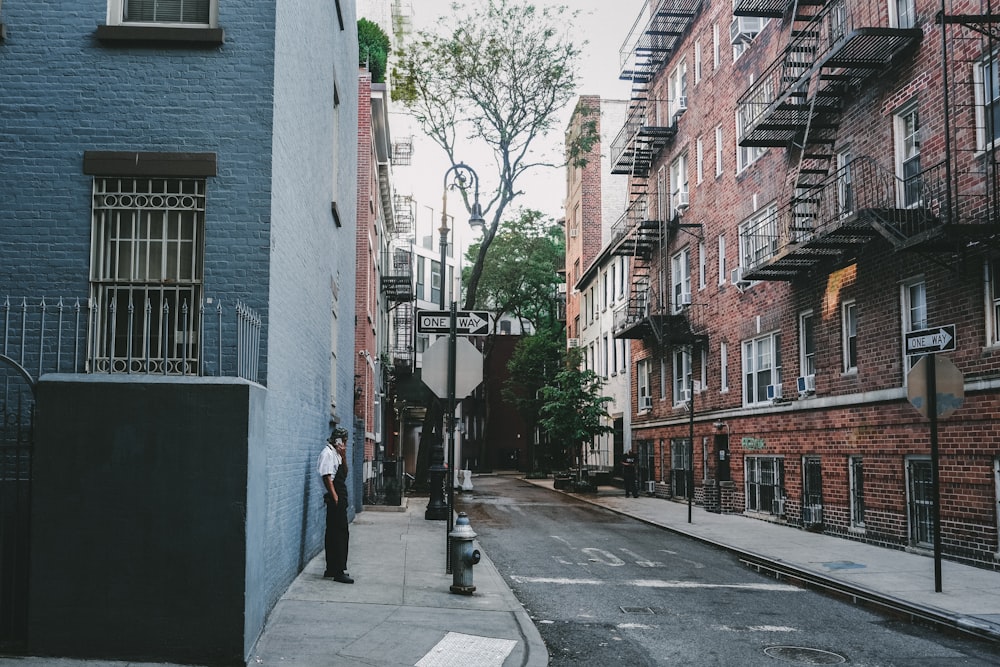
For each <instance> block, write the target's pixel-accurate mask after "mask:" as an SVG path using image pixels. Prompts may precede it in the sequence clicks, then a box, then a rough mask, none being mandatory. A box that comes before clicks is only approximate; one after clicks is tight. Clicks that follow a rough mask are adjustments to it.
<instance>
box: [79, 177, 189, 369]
mask: <svg viewBox="0 0 1000 667" xmlns="http://www.w3.org/2000/svg"><path fill="white" fill-rule="evenodd" d="M205 184H206V182H205V179H203V178H145V177H141V178H131V177H122V178H117V177H95V178H94V191H93V232H92V236H91V238H92V247H91V264H90V266H91V268H90V295H91V298H92V299H93V300H94V302H95V303H96V313H97V314H96V320H95V322H94V323H93V326H94V329H93V331H92V336H93V337H94V340H95V346H96V347H95V348H94V350H95V352H96V355H95V356H96V357H97V359H96V367H95V368H94V370H95V371H98V372H145V373H168V374H188V373H194V374H197V373H198V359H199V356H200V349H199V348H200V341H199V339H198V332H199V331H200V328H201V312H200V310H201V304H202V278H203V272H204V252H203V242H204V238H205ZM164 365H166V367H164Z"/></svg>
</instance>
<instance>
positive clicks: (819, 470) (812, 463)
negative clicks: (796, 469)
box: [802, 456, 823, 526]
mask: <svg viewBox="0 0 1000 667" xmlns="http://www.w3.org/2000/svg"><path fill="white" fill-rule="evenodd" d="M802 523H803V525H806V526H814V525H817V524H821V523H823V461H822V459H820V457H818V456H803V457H802Z"/></svg>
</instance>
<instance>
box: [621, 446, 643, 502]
mask: <svg viewBox="0 0 1000 667" xmlns="http://www.w3.org/2000/svg"><path fill="white" fill-rule="evenodd" d="M635 466H636V460H635V454H633V453H632V452H631V451H629V452H626V453H625V457H624V458H623V459H622V477H623V478H624V479H625V497H626V498H628V496H629V494H630V493H631V494H632V495H633V496H635V497H636V498H638V497H639V487H638V486H637V485H636V479H635Z"/></svg>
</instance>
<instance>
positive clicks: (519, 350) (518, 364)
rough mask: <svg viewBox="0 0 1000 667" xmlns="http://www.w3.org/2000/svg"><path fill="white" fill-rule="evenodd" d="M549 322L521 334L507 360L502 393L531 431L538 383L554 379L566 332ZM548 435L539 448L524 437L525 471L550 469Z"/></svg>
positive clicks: (538, 398) (551, 454) (538, 407)
mask: <svg viewBox="0 0 1000 667" xmlns="http://www.w3.org/2000/svg"><path fill="white" fill-rule="evenodd" d="M558 324H559V323H558V322H553V323H551V324H547V325H545V326H542V327H541V328H540V329H538V330H537V331H536V333H535V334H534V335H531V336H525V337H524V338H522V339H521V340H520V341H519V342H518V344H517V346H516V347H515V348H514V354H513V355H512V356H511V358H510V361H508V362H507V370H509V371H510V378H509V379H508V380H507V384H506V386H505V387H504V388H503V396H504V398H505V399H506V400H507V401H509V402H510V403H511V404H512V405H513V406H514V407H515V408H516V409H517V411H518V412H519V413H520V414H521V417H522V418H523V419H524V423H525V425H526V426H527V430H528V433H529V434H534V432H535V426H536V425H537V424H538V416H539V412H540V410H541V408H542V405H544V399H543V398H542V395H541V389H542V387H545V386H547V385H550V384H553V383H554V382H555V377H556V373H558V372H559V370H560V369H561V368H562V367H563V361H564V359H563V356H564V354H565V352H566V335H565V331H564V330H563V327H562V326H558ZM550 444H551V442H550V440H549V439H548V438H546V439H544V440H543V443H542V446H543V448H542V450H541V451H536V449H535V446H534V437H532V435H529V439H528V466H529V467H528V471H529V472H535V471H536V470H538V469H539V468H542V469H544V470H548V469H551V466H552V462H553V461H554V459H555V456H554V454H555V453H554V452H552V451H551V448H550V447H549V445H550Z"/></svg>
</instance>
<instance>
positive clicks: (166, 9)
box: [109, 0, 216, 25]
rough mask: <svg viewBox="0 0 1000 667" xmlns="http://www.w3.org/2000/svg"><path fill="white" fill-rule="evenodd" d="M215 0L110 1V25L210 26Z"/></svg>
mask: <svg viewBox="0 0 1000 667" xmlns="http://www.w3.org/2000/svg"><path fill="white" fill-rule="evenodd" d="M215 1H216V0H110V6H109V16H110V17H111V22H112V23H117V22H118V21H116V20H115V19H119V20H120V22H121V23H140V24H142V23H145V24H159V23H170V24H189V25H210V24H211V23H212V15H213V11H214V9H215V8H214V5H215Z"/></svg>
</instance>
